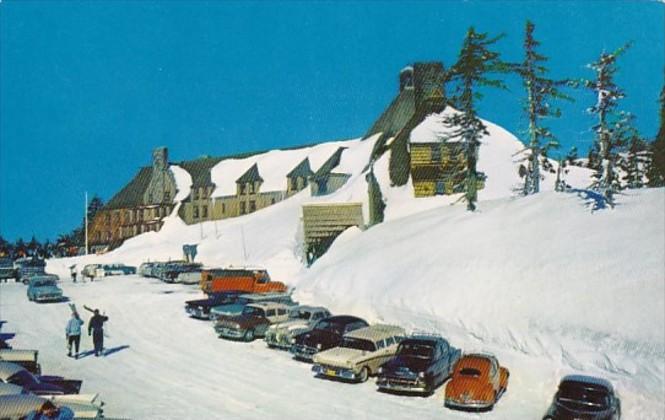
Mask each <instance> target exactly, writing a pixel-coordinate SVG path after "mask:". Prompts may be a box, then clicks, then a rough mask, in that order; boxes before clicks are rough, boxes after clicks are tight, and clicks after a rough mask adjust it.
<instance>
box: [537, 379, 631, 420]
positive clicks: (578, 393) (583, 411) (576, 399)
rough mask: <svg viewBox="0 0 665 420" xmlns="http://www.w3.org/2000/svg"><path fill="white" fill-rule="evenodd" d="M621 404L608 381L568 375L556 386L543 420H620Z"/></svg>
mask: <svg viewBox="0 0 665 420" xmlns="http://www.w3.org/2000/svg"><path fill="white" fill-rule="evenodd" d="M620 418H621V401H620V400H619V398H618V397H617V395H616V393H615V392H614V388H613V387H612V384H611V383H609V381H607V380H605V379H601V378H594V377H591V376H583V375H569V376H566V377H564V378H563V379H562V380H561V383H560V384H559V389H558V391H557V392H556V394H555V395H554V400H553V401H552V405H550V408H549V410H547V414H545V416H544V417H543V420H573V419H575V420H619V419H620Z"/></svg>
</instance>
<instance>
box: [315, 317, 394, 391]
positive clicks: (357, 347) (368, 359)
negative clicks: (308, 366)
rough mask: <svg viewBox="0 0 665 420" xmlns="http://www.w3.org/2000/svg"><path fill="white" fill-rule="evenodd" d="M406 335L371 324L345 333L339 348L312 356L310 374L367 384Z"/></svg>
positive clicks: (386, 326) (380, 325)
mask: <svg viewBox="0 0 665 420" xmlns="http://www.w3.org/2000/svg"><path fill="white" fill-rule="evenodd" d="M405 336H406V332H405V331H404V328H402V327H398V326H394V325H382V324H376V325H370V326H369V327H365V328H359V329H357V330H354V331H351V332H349V333H346V334H344V338H343V339H342V342H341V343H340V345H339V346H338V347H334V348H332V349H328V350H325V351H321V352H319V353H317V354H316V355H314V358H313V361H314V366H312V372H314V374H315V375H316V376H318V377H328V378H337V379H345V380H350V381H355V382H366V381H367V379H368V378H369V377H370V376H371V375H376V374H377V373H378V371H379V367H380V366H381V365H382V364H384V363H385V362H387V361H388V360H390V359H392V358H393V356H395V353H396V352H397V346H398V345H399V343H400V342H401V341H402V340H403V339H404V337H405Z"/></svg>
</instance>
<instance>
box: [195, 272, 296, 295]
mask: <svg viewBox="0 0 665 420" xmlns="http://www.w3.org/2000/svg"><path fill="white" fill-rule="evenodd" d="M201 290H202V291H203V292H204V293H208V294H210V293H220V292H226V291H229V290H243V291H244V292H245V293H284V292H286V291H287V290H288V289H287V287H286V285H285V284H284V283H282V282H279V281H272V280H271V279H270V275H269V274H268V271H266V270H265V269H263V268H258V267H254V268H251V267H243V268H240V267H227V268H210V269H205V270H203V271H202V272H201Z"/></svg>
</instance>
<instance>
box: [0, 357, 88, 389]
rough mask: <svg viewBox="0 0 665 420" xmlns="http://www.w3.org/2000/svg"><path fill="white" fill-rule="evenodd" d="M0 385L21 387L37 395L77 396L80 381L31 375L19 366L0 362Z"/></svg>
mask: <svg viewBox="0 0 665 420" xmlns="http://www.w3.org/2000/svg"><path fill="white" fill-rule="evenodd" d="M0 383H7V384H13V385H18V386H21V387H23V389H25V390H26V391H29V392H32V393H33V394H37V395H59V394H78V393H79V391H80V389H81V384H82V381H79V380H73V379H65V378H63V377H61V376H44V375H33V374H32V373H31V372H30V371H29V370H27V369H26V368H24V367H23V366H21V365H17V364H16V363H11V362H0Z"/></svg>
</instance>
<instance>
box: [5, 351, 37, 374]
mask: <svg viewBox="0 0 665 420" xmlns="http://www.w3.org/2000/svg"><path fill="white" fill-rule="evenodd" d="M38 354H39V352H38V351H37V350H16V349H2V350H0V362H11V363H16V364H17V365H21V366H23V367H24V368H26V369H27V370H29V371H30V372H32V373H34V374H35V375H39V374H40V373H42V367H41V366H40V365H39V362H37V355H38Z"/></svg>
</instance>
